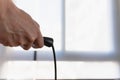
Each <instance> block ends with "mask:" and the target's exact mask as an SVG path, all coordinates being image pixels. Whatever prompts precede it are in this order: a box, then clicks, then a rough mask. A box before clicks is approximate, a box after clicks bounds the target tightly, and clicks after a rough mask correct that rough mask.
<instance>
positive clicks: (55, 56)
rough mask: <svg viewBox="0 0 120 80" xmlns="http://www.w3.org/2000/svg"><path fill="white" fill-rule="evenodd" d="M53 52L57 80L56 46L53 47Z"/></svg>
mask: <svg viewBox="0 0 120 80" xmlns="http://www.w3.org/2000/svg"><path fill="white" fill-rule="evenodd" d="M52 50H53V57H54V71H55V73H54V74H55V80H57V60H56V54H55V49H54V46H53V45H52Z"/></svg>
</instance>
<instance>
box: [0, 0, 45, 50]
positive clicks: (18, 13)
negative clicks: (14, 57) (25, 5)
mask: <svg viewBox="0 0 120 80" xmlns="http://www.w3.org/2000/svg"><path fill="white" fill-rule="evenodd" d="M0 43H1V44H3V45H4V46H10V47H15V46H21V47H22V48H23V49H25V50H28V49H29V48H31V47H33V48H42V47H43V45H44V41H43V37H42V34H41V32H40V29H39V24H38V23H37V22H36V21H34V20H33V19H32V18H31V16H30V15H29V14H27V13H26V12H24V11H23V10H21V9H19V8H17V7H16V5H15V4H14V3H13V2H12V0H0Z"/></svg>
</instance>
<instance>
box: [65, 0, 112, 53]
mask: <svg viewBox="0 0 120 80" xmlns="http://www.w3.org/2000/svg"><path fill="white" fill-rule="evenodd" d="M65 3H66V6H65V7H66V8H65V11H66V50H67V51H79V52H80V51H83V52H111V51H113V48H114V47H113V31H112V28H113V24H112V23H113V22H112V1H111V0H66V2H65Z"/></svg>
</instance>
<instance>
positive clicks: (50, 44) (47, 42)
mask: <svg viewBox="0 0 120 80" xmlns="http://www.w3.org/2000/svg"><path fill="white" fill-rule="evenodd" d="M43 38H44V45H45V46H47V47H52V50H53V57H54V69H55V80H57V61H56V54H55V49H54V45H53V42H54V40H53V39H52V38H50V37H43ZM36 60H37V51H34V61H36Z"/></svg>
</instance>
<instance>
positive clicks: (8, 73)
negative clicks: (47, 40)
mask: <svg viewBox="0 0 120 80" xmlns="http://www.w3.org/2000/svg"><path fill="white" fill-rule="evenodd" d="M14 3H15V4H16V5H17V6H18V7H19V8H21V9H23V10H24V11H26V12H27V13H28V14H30V15H31V16H32V18H33V19H35V20H36V21H37V22H38V23H39V24H40V30H41V32H42V34H43V36H48V37H52V38H54V46H55V50H56V54H57V63H58V64H57V66H58V78H59V79H118V78H120V66H119V63H120V58H119V57H120V43H119V42H120V36H119V32H120V31H119V30H120V28H119V25H120V24H119V19H120V1H119V0H14ZM34 51H37V52H38V56H37V61H33V52H34ZM0 78H1V79H8V80H9V79H15V80H18V79H23V80H24V79H28V80H30V79H34V80H35V79H54V65H53V59H52V50H51V49H50V48H47V47H43V48H41V49H33V48H31V49H30V50H28V51H25V50H23V49H22V48H21V47H13V48H11V47H4V46H2V45H0Z"/></svg>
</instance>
